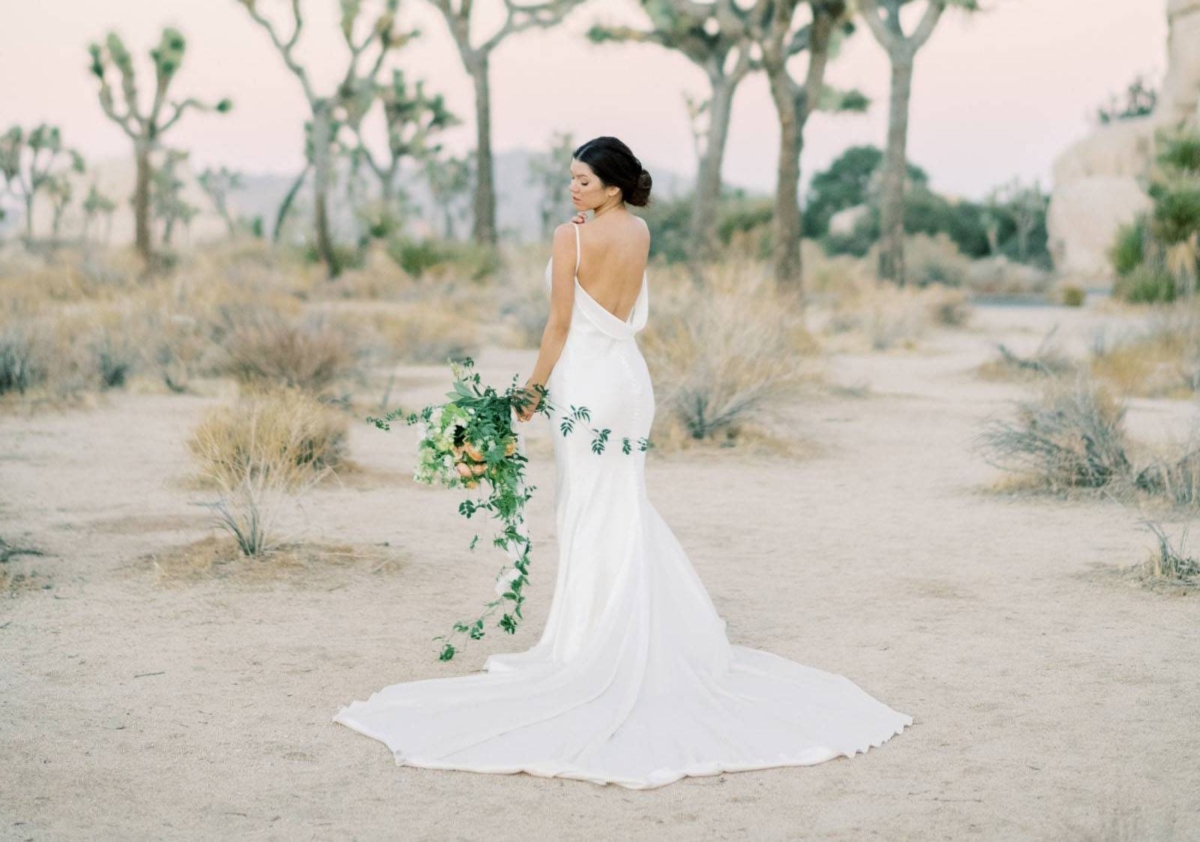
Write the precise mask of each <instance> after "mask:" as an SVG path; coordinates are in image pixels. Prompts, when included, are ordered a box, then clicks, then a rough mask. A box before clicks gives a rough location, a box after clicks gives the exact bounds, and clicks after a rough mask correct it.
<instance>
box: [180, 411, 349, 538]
mask: <svg viewBox="0 0 1200 842" xmlns="http://www.w3.org/2000/svg"><path fill="white" fill-rule="evenodd" d="M188 449H189V450H190V451H191V453H192V456H193V457H194V459H195V461H196V464H197V466H198V468H199V474H200V477H201V478H202V479H204V480H207V481H208V482H209V483H210V484H212V485H213V486H215V487H216V489H217V491H218V493H219V496H218V498H217V500H216V501H215V502H212V503H210V504H209V505H210V507H211V508H212V510H213V513H214V517H215V520H216V523H217V525H218V526H219V527H220V528H222V529H224V530H225V531H227V532H228V533H229V534H230V535H232V536H233V538H234V539H235V541H236V542H237V545H238V548H239V549H240V550H241V551H242V553H243V554H245V555H247V556H254V557H258V556H261V555H263V554H265V553H266V552H269V551H270V550H271V549H272V548H273V547H274V546H276V545H277V544H278V540H277V536H275V534H274V523H275V518H276V516H277V514H278V511H279V508H280V507H281V506H282V505H283V504H284V503H285V502H286V501H287V499H288V498H289V497H295V496H296V495H299V494H302V493H304V492H305V491H307V490H308V489H310V488H312V486H313V485H315V484H316V483H317V482H319V481H320V480H321V479H323V478H324V477H326V476H327V475H329V474H330V473H331V472H332V471H334V470H335V469H336V468H337V467H339V466H341V465H343V464H344V463H345V452H346V422H345V419H344V418H342V417H341V416H339V415H337V414H336V412H335V411H334V410H332V409H330V408H328V407H326V406H324V405H323V404H321V403H320V402H319V401H317V400H316V398H314V397H312V396H311V395H309V394H307V393H305V392H303V391H300V390H297V389H286V390H273V391H270V392H264V393H260V394H258V395H255V396H253V397H250V398H246V399H243V400H242V401H241V402H240V403H239V404H238V405H237V406H233V407H220V408H218V409H216V410H213V411H212V412H210V413H209V414H208V416H207V417H206V418H205V419H204V420H203V421H202V422H201V424H200V426H199V427H197V429H196V431H195V433H194V434H193V435H192V438H191V439H190V440H189V441H188Z"/></svg>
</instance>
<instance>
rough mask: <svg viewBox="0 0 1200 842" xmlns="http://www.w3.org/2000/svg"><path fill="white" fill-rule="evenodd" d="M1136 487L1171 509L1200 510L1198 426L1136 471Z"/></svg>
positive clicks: (1199, 430)
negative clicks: (1166, 504)
mask: <svg viewBox="0 0 1200 842" xmlns="http://www.w3.org/2000/svg"><path fill="white" fill-rule="evenodd" d="M1135 485H1136V486H1137V487H1138V488H1139V489H1140V490H1142V491H1144V492H1146V493H1148V494H1150V495H1153V496H1154V497H1157V498H1159V499H1162V500H1165V501H1166V502H1168V503H1170V504H1172V505H1174V506H1180V507H1184V508H1190V509H1200V423H1197V424H1194V425H1193V426H1192V429H1191V432H1190V434H1189V435H1188V437H1187V438H1186V439H1185V440H1183V441H1176V442H1172V443H1171V444H1169V445H1168V446H1167V447H1165V448H1164V449H1163V450H1162V451H1161V452H1160V453H1159V454H1158V455H1157V456H1156V457H1155V458H1154V459H1152V460H1151V462H1150V464H1149V465H1147V466H1146V467H1144V468H1142V470H1140V471H1138V474H1137V478H1136V480H1135Z"/></svg>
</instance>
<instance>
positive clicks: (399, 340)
mask: <svg viewBox="0 0 1200 842" xmlns="http://www.w3.org/2000/svg"><path fill="white" fill-rule="evenodd" d="M354 322H355V325H356V328H357V329H358V330H363V329H364V328H365V329H366V330H367V331H369V334H368V335H367V337H366V338H365V339H364V344H365V345H367V346H369V347H371V348H373V349H374V350H375V352H376V354H377V355H378V356H379V357H381V358H382V359H385V360H387V361H399V362H409V363H445V362H446V360H447V358H454V359H460V358H462V357H466V356H475V355H477V354H478V353H479V347H480V330H479V326H478V325H477V324H476V323H474V322H472V321H471V320H470V319H468V318H466V317H464V316H463V315H461V314H460V313H459V312H457V311H455V310H454V309H451V307H450V306H448V304H447V303H446V302H443V301H436V300H428V301H410V302H405V303H403V304H400V305H398V306H393V307H388V308H387V309H383V308H373V309H372V310H370V311H368V312H366V313H363V314H361V315H357V314H356V315H355V316H354Z"/></svg>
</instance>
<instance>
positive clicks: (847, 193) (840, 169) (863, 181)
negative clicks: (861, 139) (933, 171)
mask: <svg viewBox="0 0 1200 842" xmlns="http://www.w3.org/2000/svg"><path fill="white" fill-rule="evenodd" d="M882 165H883V151H882V150H881V149H880V148H879V147H877V146H852V147H850V148H849V149H847V150H846V151H845V152H843V153H842V154H841V155H840V156H839V157H838V158H837V159H836V160H834V162H833V163H832V164H830V165H829V168H828V169H825V170H822V171H820V172H818V173H815V174H814V175H813V177H812V182H811V183H810V184H809V188H808V197H807V201H806V203H805V207H804V234H805V236H807V237H822V236H824V235H825V234H827V233H828V232H829V220H830V219H831V218H832V217H833V215H834V214H835V213H837V212H838V211H841V210H846V209H847V208H852V207H856V206H858V205H865V204H867V203H868V202H869V201H871V200H873V198H874V196H875V194H877V193H878V186H877V181H878V178H879V172H880V168H881V167H882ZM908 178H909V181H910V183H911V184H912V185H913V186H914V187H925V186H927V185H928V183H929V178H928V176H927V175H926V174H925V171H924V170H922V169H921V168H920V167H917V166H914V165H913V164H909V165H908ZM869 247H870V246H869V244H868V248H869ZM863 253H864V254H865V250H864V252H863Z"/></svg>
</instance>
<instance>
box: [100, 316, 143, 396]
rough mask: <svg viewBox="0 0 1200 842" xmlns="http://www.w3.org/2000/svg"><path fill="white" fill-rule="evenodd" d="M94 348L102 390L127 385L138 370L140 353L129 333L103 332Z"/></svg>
mask: <svg viewBox="0 0 1200 842" xmlns="http://www.w3.org/2000/svg"><path fill="white" fill-rule="evenodd" d="M92 347H93V348H94V350H95V355H96V369H97V376H98V377H99V380H100V388H101V389H116V388H120V387H122V386H124V385H125V383H126V381H127V380H128V379H129V377H130V375H132V374H133V372H134V371H135V370H136V368H137V365H138V361H139V359H140V353H139V350H138V347H137V345H136V344H135V343H134V341H133V340H131V338H130V336H129V334H127V333H115V332H110V331H108V330H101V331H100V334H99V336H98V337H97V338H96V339H95V340H94V342H93V345H92Z"/></svg>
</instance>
